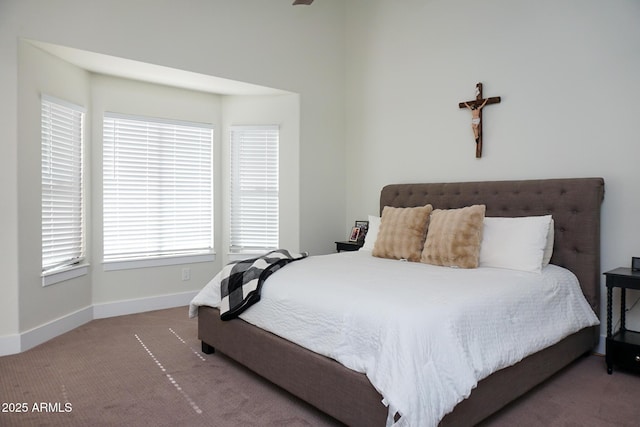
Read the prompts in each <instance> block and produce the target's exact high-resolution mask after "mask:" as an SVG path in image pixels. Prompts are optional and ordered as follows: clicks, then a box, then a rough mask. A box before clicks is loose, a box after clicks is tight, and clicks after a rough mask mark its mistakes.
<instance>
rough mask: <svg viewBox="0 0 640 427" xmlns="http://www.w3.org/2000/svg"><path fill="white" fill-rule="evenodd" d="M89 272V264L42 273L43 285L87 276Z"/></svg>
mask: <svg viewBox="0 0 640 427" xmlns="http://www.w3.org/2000/svg"><path fill="white" fill-rule="evenodd" d="M87 273H89V264H80V265H73V266H70V267H67V268H63V269H61V270H56V271H49V272H46V273H42V276H41V277H42V287H45V286H49V285H53V284H55V283H59V282H64V281H65V280H71V279H75V278H76V277H81V276H85V275H86V274H87Z"/></svg>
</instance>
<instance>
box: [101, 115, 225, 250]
mask: <svg viewBox="0 0 640 427" xmlns="http://www.w3.org/2000/svg"><path fill="white" fill-rule="evenodd" d="M103 133H104V135H103V137H104V141H103V214H104V215H103V221H104V225H103V227H104V260H105V261H116V260H133V259H150V258H160V257H169V256H185V255H198V254H209V253H213V171H212V168H213V166H212V165H213V155H212V146H213V128H212V126H211V125H207V124H200V123H188V122H175V121H167V120H161V119H153V118H141V117H133V116H124V115H120V114H115V113H106V114H105V116H104V121H103Z"/></svg>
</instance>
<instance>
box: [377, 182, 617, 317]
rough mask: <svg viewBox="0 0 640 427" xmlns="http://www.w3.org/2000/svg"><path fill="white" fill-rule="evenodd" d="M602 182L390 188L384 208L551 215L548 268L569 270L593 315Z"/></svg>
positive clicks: (382, 201)
mask: <svg viewBox="0 0 640 427" xmlns="http://www.w3.org/2000/svg"><path fill="white" fill-rule="evenodd" d="M603 198H604V179H602V178H570V179H544V180H526V181H484V182H454V183H433V184H392V185H387V186H385V187H384V188H383V189H382V192H381V194H380V212H382V208H383V207H384V206H393V207H413V206H422V205H425V204H427V203H430V204H431V205H432V206H433V207H434V209H453V208H460V207H464V206H469V205H473V204H484V205H486V207H487V211H486V216H529V215H548V214H551V215H553V219H554V223H555V233H554V234H555V242H554V249H553V257H552V258H551V263H553V264H556V265H559V266H562V267H565V268H567V269H569V270H570V271H572V272H573V273H574V274H575V275H576V276H577V277H578V280H579V281H580V286H581V287H582V291H583V292H584V294H585V296H586V298H587V300H588V301H589V304H591V307H593V311H594V312H595V313H596V314H597V315H599V313H600V205H601V204H602V200H603Z"/></svg>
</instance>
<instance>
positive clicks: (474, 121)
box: [458, 83, 500, 158]
mask: <svg viewBox="0 0 640 427" xmlns="http://www.w3.org/2000/svg"><path fill="white" fill-rule="evenodd" d="M499 102H500V97H499V96H493V97H491V98H482V83H478V84H476V99H474V100H471V101H466V102H460V103H459V104H458V107H460V108H468V109H469V110H471V129H472V130H473V137H474V138H475V140H476V157H477V158H480V157H482V109H483V108H484V106H485V105H489V104H497V103H499Z"/></svg>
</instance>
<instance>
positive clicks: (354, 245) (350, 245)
mask: <svg viewBox="0 0 640 427" xmlns="http://www.w3.org/2000/svg"><path fill="white" fill-rule="evenodd" d="M363 244H364V242H336V250H337V251H338V252H341V251H357V250H358V249H360V248H361V247H362V245H363Z"/></svg>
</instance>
